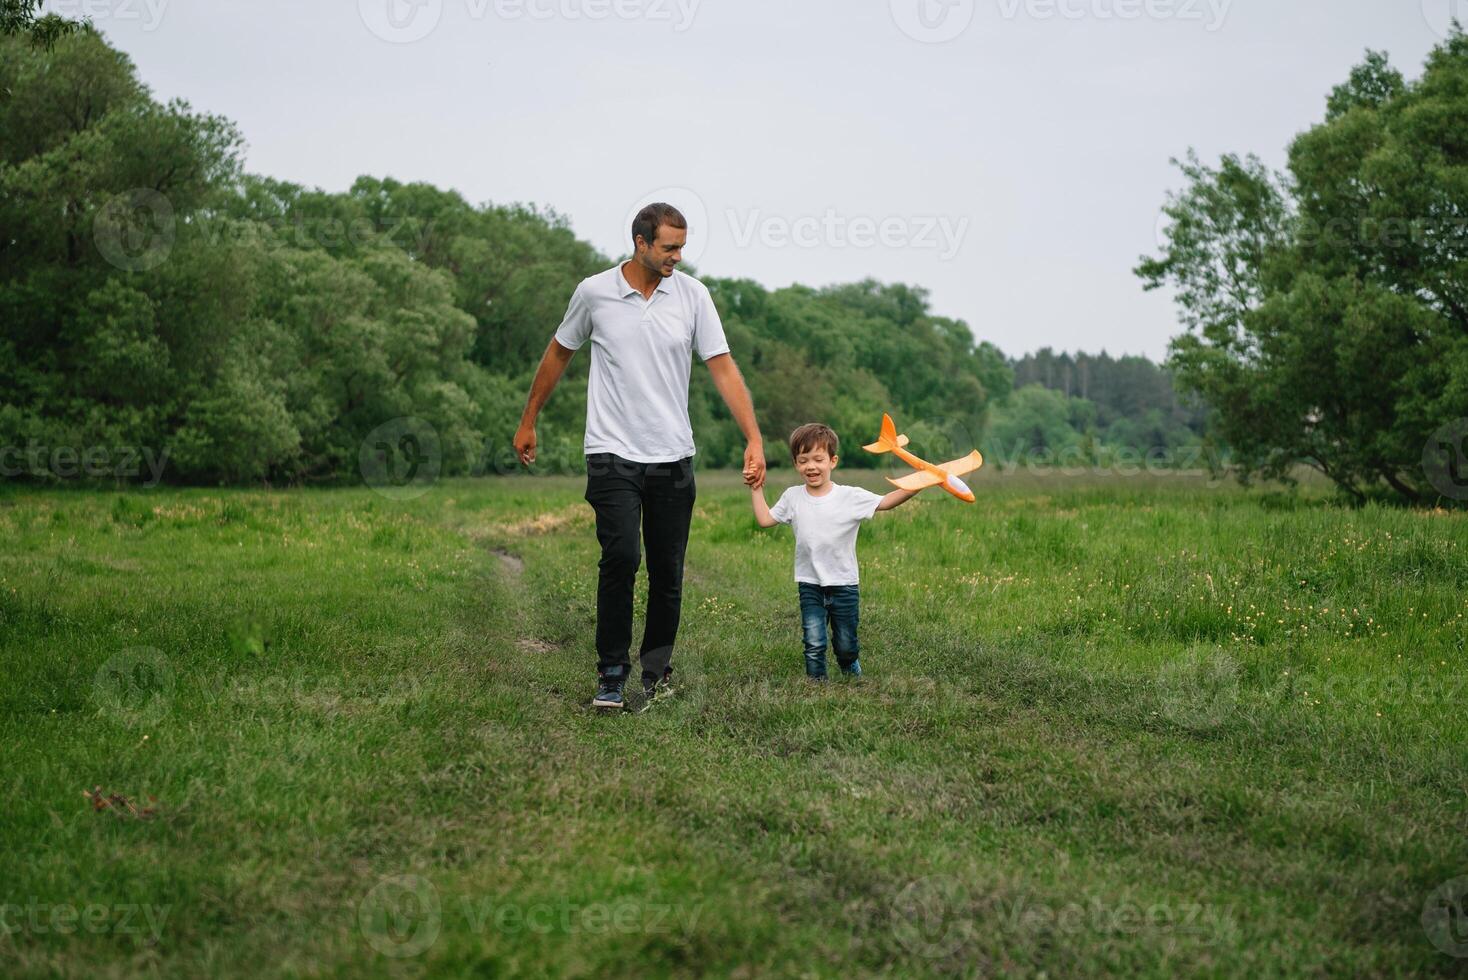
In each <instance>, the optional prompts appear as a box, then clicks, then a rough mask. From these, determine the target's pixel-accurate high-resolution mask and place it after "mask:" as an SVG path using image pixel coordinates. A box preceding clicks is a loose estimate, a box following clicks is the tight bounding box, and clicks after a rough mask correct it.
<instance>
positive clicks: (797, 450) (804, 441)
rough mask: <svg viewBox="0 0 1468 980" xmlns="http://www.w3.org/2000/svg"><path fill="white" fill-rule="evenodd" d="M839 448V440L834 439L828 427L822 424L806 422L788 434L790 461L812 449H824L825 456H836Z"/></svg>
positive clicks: (834, 435)
mask: <svg viewBox="0 0 1468 980" xmlns="http://www.w3.org/2000/svg"><path fill="white" fill-rule="evenodd" d="M840 448H841V440H840V439H838V438H836V433H835V432H834V431H832V429H831V427H830V426H829V425H826V424H824V423H822V422H807V423H805V425H802V426H801V427H800V428H798V429H796V430H795V431H794V432H792V433H790V458H791V459H795V458H796V457H797V456H799V455H800V454H801V453H804V452H810V451H811V450H812V449H824V450H825V451H826V455H827V456H836V455H838V450H840Z"/></svg>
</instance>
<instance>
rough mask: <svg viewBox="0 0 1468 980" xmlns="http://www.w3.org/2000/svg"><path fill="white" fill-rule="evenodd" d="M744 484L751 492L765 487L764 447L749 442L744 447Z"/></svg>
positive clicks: (760, 444) (761, 444)
mask: <svg viewBox="0 0 1468 980" xmlns="http://www.w3.org/2000/svg"><path fill="white" fill-rule="evenodd" d="M744 482H745V485H747V486H748V487H749V488H750V489H751V490H758V489H759V488H760V487H762V486H764V485H765V447H764V444H763V443H758V442H751V443H749V444H748V445H746V446H745V447H744Z"/></svg>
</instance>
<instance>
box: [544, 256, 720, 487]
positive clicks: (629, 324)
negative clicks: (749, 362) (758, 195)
mask: <svg viewBox="0 0 1468 980" xmlns="http://www.w3.org/2000/svg"><path fill="white" fill-rule="evenodd" d="M588 340H590V341H591V377H590V379H589V380H588V382H587V386H586V442H585V450H586V452H587V453H588V454H590V453H616V454H617V455H618V456H621V457H623V458H624V459H630V460H634V461H636V462H639V463H665V462H669V461H671V460H675V459H683V458H685V457H688V456H692V455H693V453H694V448H693V426H692V425H691V424H690V423H689V421H688V375H689V374H690V372H691V371H692V366H693V357H692V354H693V353H694V352H697V353H698V356H699V357H700V358H702V359H703V360H705V361H706V360H708V359H709V358H711V357H715V356H717V355H719V354H727V353H728V352H729V343H728V341H726V340H725V339H724V324H723V323H722V322H721V321H720V320H719V311H718V310H716V309H714V301H713V297H711V296H710V295H709V291H708V287H707V286H705V285H704V284H703V283H701V282H699V281H698V280H697V279H694V278H693V277H692V276H689V275H684V274H683V273H681V272H677V271H675V272H674V273H673V274H672V275H671V276H670V277H668V278H667V279H664V280H662V281H661V282H659V283H658V285H657V289H656V290H655V291H654V292H653V294H652V299H650V300H645V299H643V298H642V294H641V293H639V292H638V291H637V290H636V289H633V288H632V286H630V285H629V284H628V282H627V279H626V277H625V276H623V275H622V267H621V266H620V265H618V266H616V267H615V268H612V269H608V270H607V271H606V272H599V273H597V274H596V275H594V276H589V277H588V278H586V279H583V280H581V284H580V285H578V286H577V287H576V292H574V293H572V294H571V305H570V306H568V307H567V308H566V319H565V320H564V321H562V323H561V325H560V327H559V328H558V329H557V330H556V341H557V342H558V343H559V344H560V345H561V346H562V347H568V348H570V349H571V350H576V349H578V348H579V347H580V346H581V345H582V344H584V343H586V341H588Z"/></svg>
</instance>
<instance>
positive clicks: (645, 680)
mask: <svg viewBox="0 0 1468 980" xmlns="http://www.w3.org/2000/svg"><path fill="white" fill-rule="evenodd" d="M672 693H673V668H672V667H664V668H663V676H662V677H658V676H656V675H655V674H643V675H642V694H643V696H644V697H645V698H646V699H647V700H648V701H653V700H654V699H656V698H660V697H667V696H668V695H669V694H672Z"/></svg>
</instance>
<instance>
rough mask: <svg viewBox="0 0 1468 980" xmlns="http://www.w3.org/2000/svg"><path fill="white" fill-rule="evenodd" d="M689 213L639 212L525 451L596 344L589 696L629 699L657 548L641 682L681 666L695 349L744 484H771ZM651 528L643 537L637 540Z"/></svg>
mask: <svg viewBox="0 0 1468 980" xmlns="http://www.w3.org/2000/svg"><path fill="white" fill-rule="evenodd" d="M687 240H688V222H687V221H686V220H685V219H684V217H683V215H682V214H680V213H679V212H678V210H677V209H676V208H674V207H673V206H672V205H670V204H649V205H648V206H647V207H645V208H643V209H642V210H641V211H639V212H638V214H637V217H636V219H635V220H634V221H633V222H632V244H633V248H634V254H633V256H632V258H631V259H629V260H628V261H626V262H623V263H622V264H621V265H620V266H617V267H614V268H611V269H608V270H607V271H606V272H602V273H598V274H597V275H594V276H591V277H589V278H587V279H584V280H582V282H581V284H580V285H578V286H577V287H576V291H575V293H573V294H572V296H571V303H570V306H569V307H567V309H566V317H565V320H564V321H563V322H562V323H561V326H560V328H559V329H557V330H556V333H555V336H554V337H553V338H552V339H551V342H550V345H549V346H548V347H547V348H546V350H545V356H544V357H542V358H541V360H540V367H539V369H538V370H537V371H536V372H535V380H534V381H532V382H531V385H530V397H529V399H528V400H527V402H526V405H525V413H524V415H523V416H522V417H521V419H520V428H519V430H518V431H516V433H515V451H516V452H517V453H518V454H519V457H520V462H521V463H522V464H523V465H525V466H529V465H530V464H531V463H533V462H535V445H536V438H535V420H536V418H537V417H538V416H539V414H540V410H541V408H542V407H543V406H544V405H545V402H546V399H548V398H549V397H550V393H551V391H552V390H553V389H554V388H555V386H556V382H558V381H559V380H560V378H561V374H562V373H563V372H564V371H565V369H566V365H567V364H568V363H569V362H570V360H571V357H572V355H573V354H574V353H575V352H576V350H577V349H578V348H579V347H581V345H582V344H584V343H586V341H588V340H589V341H591V346H592V358H591V376H590V378H589V379H588V382H587V389H586V390H587V397H586V442H585V451H586V500H587V502H588V503H590V504H591V506H592V509H593V510H595V512H596V537H597V540H598V541H599V542H601V562H600V564H599V565H598V568H599V580H598V583H597V590H596V655H597V678H598V683H597V690H596V696H595V698H593V699H592V702H591V703H592V704H593V705H594V706H595V707H598V708H613V709H617V708H621V707H622V706H623V688H624V685H625V684H626V682H627V677H628V675H629V674H630V673H631V669H632V665H631V653H630V651H631V647H632V590H633V584H634V582H635V581H636V578H637V567H638V565H639V563H640V561H641V551H642V544H643V543H645V544H646V549H647V581H648V597H647V623H646V625H645V627H644V629H643V636H642V646H641V648H640V650H639V654H638V656H639V659H640V661H641V665H642V686H643V691H644V692H645V693H646V694H647V696H648V697H649V698H651V697H654V696H656V694H657V692H658V688H659V686H660V685H663V686H666V683H667V682H668V680H669V679H670V678H671V676H672V671H673V668H672V666H671V663H670V661H671V658H672V655H673V642H674V640H675V639H676V638H677V635H678V619H679V615H680V612H681V610H682V604H683V555H684V551H685V550H686V548H687V545H688V525H689V522H690V521H691V519H692V517H693V500H694V495H695V487H694V480H693V454H694V452H695V450H694V447H693V428H692V425H691V424H690V423H689V421H688V378H689V373H690V370H691V367H692V360H693V359H692V355H693V354H694V353H697V354H698V356H699V357H700V358H701V359H702V360H703V361H704V363H705V364H707V365H708V369H709V373H710V374H711V375H712V376H713V379H714V386H715V387H716V388H718V390H719V394H720V395H721V396H722V397H723V399H724V401H725V403H726V404H727V405H728V406H729V411H730V412H731V413H733V415H734V419H735V421H737V422H738V423H739V428H740V430H741V431H742V432H743V433H744V438H745V440H746V445H745V448H744V482H745V483H746V484H748V485H749V486H751V487H759V486H763V485H764V480H765V451H764V445H763V442H762V440H761V439H760V434H759V428H758V426H757V425H756V424H755V419H754V405H753V403H752V402H751V401H750V397H749V390H748V389H747V388H746V387H745V385H744V378H743V376H741V375H740V373H739V368H738V366H736V365H735V363H734V358H733V356H732V355H730V353H729V344H728V343H727V342H726V341H725V339H724V325H723V323H722V322H721V321H720V320H719V313H718V311H717V310H716V309H714V302H713V298H712V297H711V296H710V295H709V291H708V288H707V287H706V286H704V285H703V283H701V282H699V281H698V280H697V279H694V278H693V277H692V276H688V275H685V274H684V273H682V272H679V271H677V267H678V263H679V262H681V261H682V259H683V246H684V244H685V243H686V242H687ZM639 530H640V532H641V533H640V536H639Z"/></svg>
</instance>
